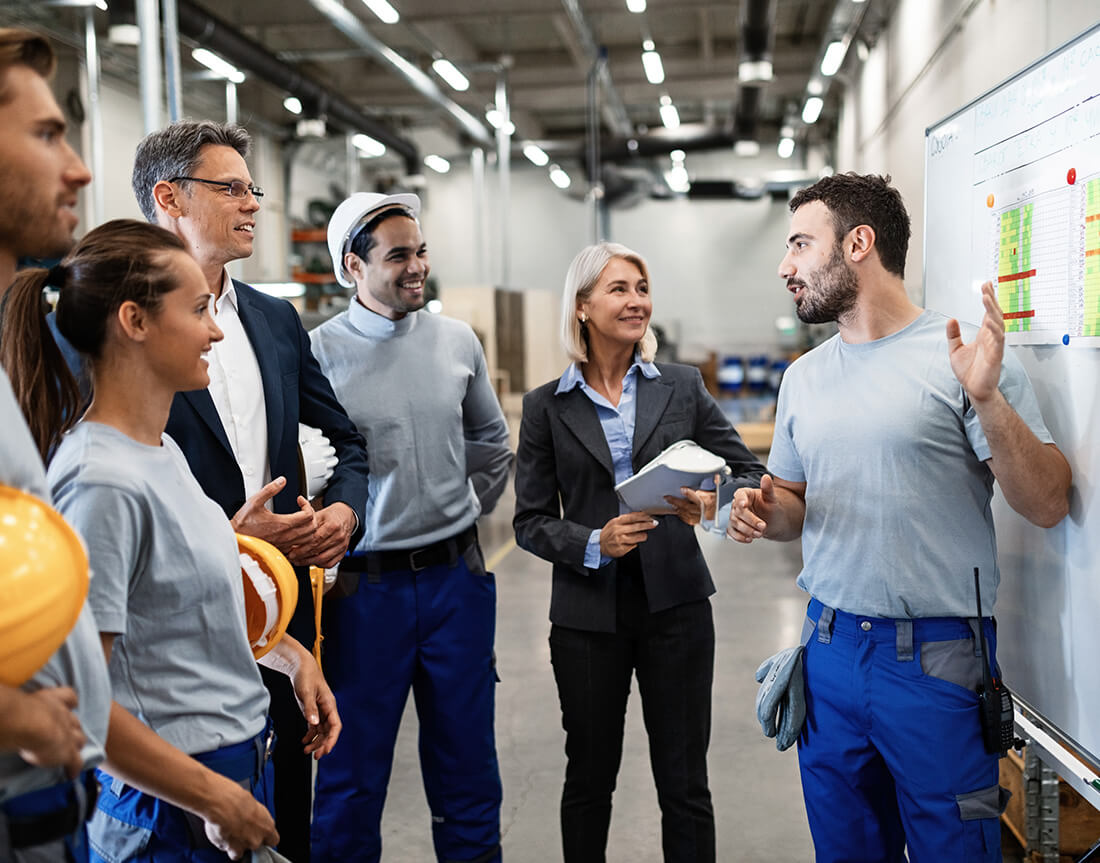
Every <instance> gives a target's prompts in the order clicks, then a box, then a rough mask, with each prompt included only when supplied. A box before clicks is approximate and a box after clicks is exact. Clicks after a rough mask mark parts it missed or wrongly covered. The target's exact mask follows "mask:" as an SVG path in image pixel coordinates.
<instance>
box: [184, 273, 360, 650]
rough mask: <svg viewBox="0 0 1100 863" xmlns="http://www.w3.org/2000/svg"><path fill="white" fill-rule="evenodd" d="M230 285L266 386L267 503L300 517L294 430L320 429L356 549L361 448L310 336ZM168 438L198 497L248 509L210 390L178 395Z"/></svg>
mask: <svg viewBox="0 0 1100 863" xmlns="http://www.w3.org/2000/svg"><path fill="white" fill-rule="evenodd" d="M233 284H234V285H235V286H236V290H237V310H238V314H239V315H240V318H241V324H242V326H243V327H244V331H245V334H246V335H247V336H248V340H249V342H251V344H252V350H253V351H254V352H255V354H256V361H257V363H258V364H259V366H260V377H261V378H262V379H263V387H264V405H265V409H266V412H267V447H268V461H269V463H270V465H271V477H272V479H274V478H275V477H277V476H285V477H286V486H285V487H284V488H283V490H282V491H281V492H279V494H278V495H276V497H275V498H274V500H273V501H272V509H273V511H274V512H278V513H293V512H297V511H298V503H297V500H298V495H299V494H304V490H303V489H300V488H299V482H298V423H299V421H301V422H303V423H305V424H306V425H310V426H313V427H315V428H319V429H320V430H321V431H322V432H324V434H325V436H326V437H328V439H329V441H330V442H331V443H332V446H333V447H334V448H335V449H336V456H337V458H338V459H339V460H340V463H339V464H338V465H337V466H336V468H335V470H334V471H333V474H332V478H331V479H330V480H329V483H328V487H327V488H326V489H325V493H324V499H325V504H326V505H327V504H330V503H336V502H337V501H340V502H342V503H346V504H347V505H348V506H350V507H351V508H352V509H353V510H354V511H355V514H356V516H357V517H358V519H359V527H358V529H357V531H356V535H354V536H353V537H352V539H351V545H352V546H354V545H355V543H356V542H358V540H359V536H360V535H361V534H362V531H363V524H364V519H365V514H364V510H365V507H366V501H367V453H366V444H365V442H364V441H363V438H362V436H361V435H360V434H359V432H358V431H357V430H356V428H355V425H354V424H353V423H352V421H351V420H350V419H349V418H348V415H347V414H346V413H345V412H344V409H343V408H342V407H341V406H340V403H339V402H338V401H337V400H336V396H335V394H334V393H333V391H332V385H331V384H329V382H328V378H326V377H325V375H324V373H323V372H322V371H321V367H320V366H319V365H318V363H317V360H316V359H314V357H313V353H312V352H311V351H310V347H309V336H308V335H307V334H306V331H305V328H304V327H303V326H302V321H301V318H299V317H298V312H297V311H295V309H294V307H293V306H292V305H290V303H288V302H287V301H286V300H282V299H278V298H276V297H271V296H268V295H267V294H264V293H262V292H260V291H257V290H256V289H255V288H253V287H250V286H249V285H246V284H244V283H243V282H238V281H237V280H236V279H234V280H233ZM166 431H167V432H168V434H169V435H171V437H172V439H173V440H174V441H175V442H176V443H177V444H179V446H180V449H181V450H183V454H184V455H185V456H186V457H187V463H188V464H189V465H190V467H191V472H192V473H193V474H194V475H195V477H196V478H197V479H198V481H199V485H201V486H202V489H203V491H205V492H206V494H207V496H208V497H210V498H213V499H214V500H215V501H216V502H217V503H218V505H219V506H220V507H221V508H222V509H223V510H224V511H225V514H226V515H227V516H229V517H232V516H233V514H234V513H236V512H237V510H239V509H240V508H241V507H242V506H243V505H244V502H245V493H244V479H243V477H242V476H241V471H240V468H239V467H238V465H237V460H236V459H235V458H234V456H233V450H232V449H231V448H230V446H229V438H228V437H227V436H226V434H225V429H224V427H223V426H222V423H221V420H220V419H219V418H218V411H217V409H216V408H215V407H214V400H213V399H212V398H211V397H210V393H209V391H208V390H206V389H202V390H192V391H191V392H185V393H176V397H175V399H174V400H173V401H172V410H171V413H170V414H169V416H168V427H167V429H166ZM295 569H296V572H297V573H298V607H297V609H296V610H295V612H294V616H293V618H291V621H290V626H289V627H288V631H289V632H290V634H291V635H292V636H293V637H294V638H296V639H298V640H299V641H300V642H302V644H304V645H305V646H306V649H307V650H308V649H309V647H310V646H311V645H312V644H313V639H314V636H315V634H316V633H315V629H314V623H313V594H312V592H311V590H310V585H309V571H308V568H307V567H296V568H295Z"/></svg>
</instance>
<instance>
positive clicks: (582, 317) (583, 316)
mask: <svg viewBox="0 0 1100 863" xmlns="http://www.w3.org/2000/svg"><path fill="white" fill-rule="evenodd" d="M581 323H582V324H587V323H588V315H586V314H585V313H584V312H581Z"/></svg>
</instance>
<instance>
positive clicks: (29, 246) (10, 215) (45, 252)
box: [0, 170, 76, 259]
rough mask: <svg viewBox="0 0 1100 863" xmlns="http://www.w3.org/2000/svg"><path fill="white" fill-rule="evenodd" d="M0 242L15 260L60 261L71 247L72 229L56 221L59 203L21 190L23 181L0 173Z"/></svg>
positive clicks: (23, 187) (32, 191) (5, 173)
mask: <svg viewBox="0 0 1100 863" xmlns="http://www.w3.org/2000/svg"><path fill="white" fill-rule="evenodd" d="M0 188H2V189H3V190H4V194H2V195H0V239H2V240H3V244H4V246H5V248H8V249H11V250H13V251H15V252H16V254H17V255H19V256H26V257H32V258H44V259H51V258H60V257H62V256H63V255H64V254H65V253H66V252H68V251H69V249H71V248H72V247H73V244H74V243H75V242H76V241H75V240H74V239H73V234H72V229H70V228H69V226H68V225H67V224H64V223H63V222H62V221H61V220H60V219H59V218H58V215H57V214H58V211H59V210H60V209H61V206H62V205H61V201H60V199H58V200H48V199H47V197H46V196H45V195H43V194H41V193H39V192H36V191H34V190H31V189H26V188H25V181H24V180H22V179H20V178H17V177H15V176H13V175H12V172H9V171H6V170H3V171H0Z"/></svg>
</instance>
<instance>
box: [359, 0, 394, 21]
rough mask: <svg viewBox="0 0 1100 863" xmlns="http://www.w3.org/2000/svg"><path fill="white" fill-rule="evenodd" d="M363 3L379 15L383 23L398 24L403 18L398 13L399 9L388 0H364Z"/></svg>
mask: <svg viewBox="0 0 1100 863" xmlns="http://www.w3.org/2000/svg"><path fill="white" fill-rule="evenodd" d="M363 5H364V6H366V7H367V8H368V9H370V11H371V12H373V13H374V14H375V15H377V16H378V18H379V20H380V21H381V22H382V23H383V24H396V23H397V22H398V21H400V20H401V16H400V15H398V14H397V10H396V9H394V8H393V7H392V6H391V5H390V4H389V3H387V2H386V0H363Z"/></svg>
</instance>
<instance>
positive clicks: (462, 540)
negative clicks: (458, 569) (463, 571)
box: [340, 525, 477, 573]
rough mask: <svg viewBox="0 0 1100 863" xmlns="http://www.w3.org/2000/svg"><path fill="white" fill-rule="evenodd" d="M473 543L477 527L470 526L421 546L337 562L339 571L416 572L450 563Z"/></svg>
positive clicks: (475, 539)
mask: <svg viewBox="0 0 1100 863" xmlns="http://www.w3.org/2000/svg"><path fill="white" fill-rule="evenodd" d="M475 542H477V526H476V525H470V526H469V527H468V528H466V529H465V530H464V531H462V532H461V533H458V534H456V535H455V536H452V537H448V538H447V539H441V540H439V542H433V543H432V544H431V545H425V546H423V547H421V548H403V549H400V550H396V551H368V552H365V553H363V554H356V555H354V556H352V557H346V558H344V559H343V560H342V561H341V562H340V570H341V572H367V573H381V572H419V571H420V570H422V569H427V568H428V567H429V566H439V565H440V564H444V563H445V564H447V565H448V566H454V565H455V563H457V562H458V558H459V556H460V555H461V554H462V552H464V551H465V550H466V549H468V548H469V547H470V546H471V545H473V544H474V543H475Z"/></svg>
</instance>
